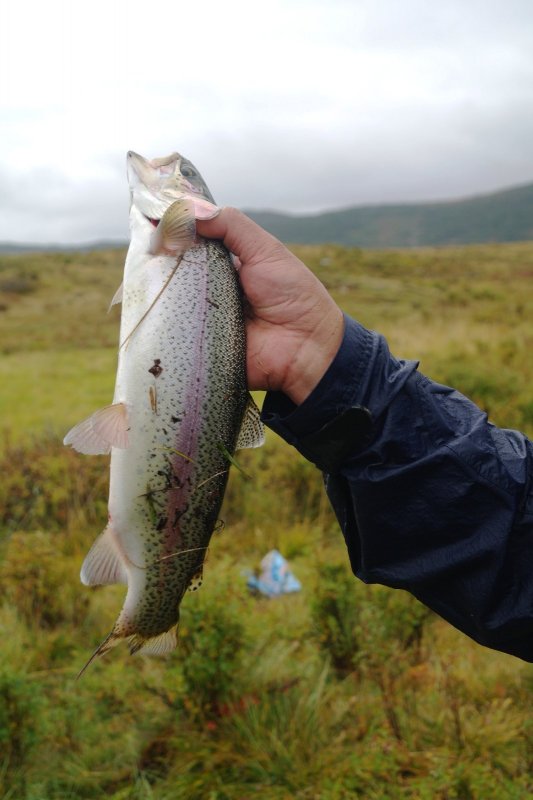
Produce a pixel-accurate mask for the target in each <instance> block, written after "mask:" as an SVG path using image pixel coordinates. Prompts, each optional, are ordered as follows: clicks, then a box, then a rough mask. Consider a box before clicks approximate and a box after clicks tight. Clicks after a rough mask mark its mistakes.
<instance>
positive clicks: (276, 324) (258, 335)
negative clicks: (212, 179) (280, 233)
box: [196, 208, 344, 404]
mask: <svg viewBox="0 0 533 800" xmlns="http://www.w3.org/2000/svg"><path fill="white" fill-rule="evenodd" d="M196 225H197V231H198V233H199V234H200V235H201V236H206V237H209V238H212V239H222V241H223V242H224V244H225V245H226V247H227V248H228V250H230V251H231V252H232V253H234V255H235V256H237V259H238V261H237V268H238V271H239V278H240V281H241V285H242V288H243V291H244V294H245V296H246V300H247V304H248V307H247V311H246V336H247V346H246V351H247V352H246V360H247V375H248V386H249V388H250V389H270V390H274V391H281V392H283V393H284V394H286V395H287V396H288V397H290V398H291V400H292V401H293V402H294V403H296V404H300V403H302V402H303V401H304V400H305V398H306V397H307V396H308V395H309V394H310V393H311V391H312V390H313V389H314V388H315V386H316V385H317V383H318V382H319V380H320V379H321V378H322V376H323V375H324V373H325V372H326V370H327V368H328V367H329V365H330V364H331V362H332V361H333V358H334V357H335V354H336V353H337V350H338V349H339V346H340V343H341V340H342V336H343V331H344V319H343V315H342V312H341V310H340V309H339V307H338V306H337V305H336V303H335V302H334V301H333V299H332V298H331V297H330V295H329V294H328V292H327V291H326V289H325V287H324V286H323V285H322V284H321V283H320V281H319V280H318V278H316V277H315V276H314V275H313V273H312V272H311V271H310V270H309V269H308V268H307V267H306V266H305V264H303V263H302V262H301V261H300V260H299V259H298V258H296V256H294V255H293V254H292V253H291V252H290V251H289V250H287V248H286V247H285V246H284V245H283V244H281V242H279V241H278V240H277V239H275V238H274V237H273V236H271V235H270V234H269V233H267V232H266V231H264V230H263V229H262V228H261V227H259V225H256V223H255V222H253V221H252V220H251V219H250V218H249V217H247V216H245V215H244V214H242V213H241V212H240V211H237V210H236V209H234V208H223V209H222V210H221V211H220V213H219V214H218V215H217V216H216V217H215V218H214V219H210V220H197V223H196Z"/></svg>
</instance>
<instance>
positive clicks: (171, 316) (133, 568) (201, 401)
mask: <svg viewBox="0 0 533 800" xmlns="http://www.w3.org/2000/svg"><path fill="white" fill-rule="evenodd" d="M128 166H129V177H130V189H131V192H132V203H131V208H130V228H131V234H132V235H131V242H130V247H129V250H128V255H127V258H126V265H125V270H124V287H123V291H122V303H123V308H122V315H121V325H120V339H119V341H120V346H119V360H118V370H117V378H116V384H115V394H114V399H113V404H112V405H111V406H109V407H108V408H107V409H102V410H100V411H99V412H96V413H95V414H93V415H92V417H90V418H89V419H88V420H84V421H83V422H82V423H80V424H79V425H78V426H76V427H75V428H73V429H72V431H70V432H69V434H67V436H66V437H65V443H66V444H71V445H72V446H73V447H75V448H76V449H78V450H80V451H81V452H87V453H94V452H109V451H110V452H111V468H110V491H109V522H108V526H107V528H106V529H105V531H104V532H103V533H102V534H101V535H100V537H99V538H98V539H97V540H96V542H95V544H94V545H93V548H92V549H91V550H90V551H89V554H88V555H87V558H86V559H85V562H84V565H83V567H82V580H83V582H84V583H87V584H89V585H94V584H98V583H100V584H105V583H114V582H123V583H126V584H127V586H128V591H127V595H126V599H125V603H124V606H123V609H122V611H121V613H120V615H119V617H118V619H117V622H116V623H115V626H114V628H113V630H112V631H111V633H110V634H109V636H108V637H107V639H105V640H104V642H103V643H102V645H100V647H99V648H98V650H97V651H96V653H95V655H101V654H102V653H104V652H106V651H107V650H108V649H109V648H110V647H112V646H113V645H114V644H116V643H117V641H119V640H120V639H122V638H127V639H128V640H129V643H130V650H131V651H132V652H136V651H138V650H144V651H146V652H156V653H161V652H166V651H168V650H169V649H171V648H172V647H174V646H175V644H176V626H177V623H178V619H179V604H180V601H181V599H182V597H183V595H184V593H185V591H186V590H187V588H188V587H191V588H197V586H198V584H199V582H200V580H201V570H202V567H203V563H204V560H205V557H206V553H207V549H208V546H209V541H210V538H211V535H212V532H213V529H214V527H215V525H216V523H217V519H218V516H219V512H220V506H221V503H222V500H223V497H224V490H225V487H226V483H227V480H228V474H229V469H230V462H231V460H232V456H233V454H234V452H235V450H236V448H237V447H240V446H253V447H255V446H258V445H259V444H261V443H262V441H263V431H262V426H261V423H260V421H259V412H258V410H257V408H256V407H255V405H254V404H253V401H252V400H251V398H250V396H249V394H248V391H247V387H246V370H245V349H246V341H245V332H244V314H243V306H242V296H241V291H240V287H239V283H238V280H237V275H236V272H235V269H234V266H233V263H232V260H231V257H230V255H229V253H228V251H227V250H226V248H225V247H224V246H223V245H222V244H221V243H220V242H214V241H211V240H206V239H202V238H200V237H196V236H195V235H194V218H195V217H196V218H207V217H208V216H213V215H214V214H215V213H217V209H216V207H215V206H214V205H213V204H212V197H211V195H210V193H209V190H208V189H207V187H206V186H205V183H204V182H203V179H202V178H201V176H200V175H199V174H198V173H197V172H196V170H195V168H194V167H193V166H192V164H191V163H190V162H189V161H188V160H187V159H183V158H182V157H181V156H179V155H177V154H173V155H172V156H169V157H168V159H157V160H154V161H152V162H148V161H146V160H145V159H143V158H142V157H141V156H137V155H136V154H131V153H130V154H129V155H128ZM182 172H186V175H187V177H186V178H184V176H183V174H182ZM154 220H155V221H158V220H159V225H158V226H157V228H155V227H154ZM117 294H118V295H120V293H117ZM93 657H94V656H93Z"/></svg>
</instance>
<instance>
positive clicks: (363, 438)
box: [262, 315, 418, 473]
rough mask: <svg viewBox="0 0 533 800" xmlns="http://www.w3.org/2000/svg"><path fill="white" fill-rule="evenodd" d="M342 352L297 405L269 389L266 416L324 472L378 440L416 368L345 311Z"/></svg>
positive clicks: (276, 430)
mask: <svg viewBox="0 0 533 800" xmlns="http://www.w3.org/2000/svg"><path fill="white" fill-rule="evenodd" d="M344 319H345V328H344V336H343V340H342V343H341V346H340V348H339V350H338V352H337V355H336V356H335V358H334V359H333V361H332V363H331V364H330V366H329V368H328V370H327V371H326V373H325V375H324V376H323V377H322V379H321V380H320V381H319V383H318V385H317V386H316V387H315V388H314V389H313V391H312V392H311V394H310V395H309V396H308V397H307V398H306V399H305V400H304V402H303V403H301V404H300V405H299V406H297V405H296V404H295V403H293V402H292V401H291V400H290V399H289V398H288V397H286V396H285V395H284V394H282V393H281V392H268V393H267V395H266V398H265V402H264V404H263V411H262V419H263V422H264V423H265V424H266V425H268V427H269V428H271V429H272V430H273V431H275V432H276V433H277V434H279V436H281V437H282V438H283V439H285V440H286V441H287V442H289V444H292V445H294V447H296V448H297V449H298V450H299V451H300V452H301V453H302V455H303V456H305V458H307V459H309V461H312V462H313V463H314V464H316V465H317V467H319V469H321V470H323V471H324V472H328V473H334V472H338V471H339V470H340V469H341V468H342V466H343V464H344V462H345V461H346V460H347V459H348V458H349V457H350V456H353V455H356V454H357V452H358V451H359V450H360V449H362V448H363V447H364V446H365V445H367V444H368V443H369V442H370V441H372V439H373V438H374V436H375V434H376V431H377V428H378V427H379V425H380V424H381V423H382V422H383V420H384V418H385V415H386V411H387V408H388V406H389V405H390V404H391V402H392V401H393V400H394V398H395V397H396V395H397V394H398V392H400V391H401V389H402V388H403V386H404V384H405V382H406V381H407V380H408V379H409V377H410V376H411V375H412V373H413V372H414V371H415V370H416V369H417V367H418V363H417V362H415V361H399V360H397V359H396V358H394V356H392V355H391V354H390V352H389V348H388V345H387V342H386V341H385V339H384V338H383V336H381V335H380V334H379V333H376V332H375V331H369V330H367V329H366V328H364V327H363V326H362V325H360V324H359V323H358V322H356V321H355V320H353V319H351V318H350V317H348V316H346V315H345V318H344Z"/></svg>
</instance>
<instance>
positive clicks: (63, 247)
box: [0, 239, 128, 255]
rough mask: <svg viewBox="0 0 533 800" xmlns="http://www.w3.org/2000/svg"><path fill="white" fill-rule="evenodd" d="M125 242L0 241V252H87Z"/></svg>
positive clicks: (121, 244)
mask: <svg viewBox="0 0 533 800" xmlns="http://www.w3.org/2000/svg"><path fill="white" fill-rule="evenodd" d="M127 246H128V243H127V242H120V241H116V240H115V239H113V240H110V241H107V240H101V241H98V242H83V243H82V244H55V243H52V244H27V243H26V244H25V243H24V242H0V253H5V254H6V255H16V254H17V253H61V252H64V251H73V252H76V253H87V252H89V251H91V250H118V249H120V248H121V247H127Z"/></svg>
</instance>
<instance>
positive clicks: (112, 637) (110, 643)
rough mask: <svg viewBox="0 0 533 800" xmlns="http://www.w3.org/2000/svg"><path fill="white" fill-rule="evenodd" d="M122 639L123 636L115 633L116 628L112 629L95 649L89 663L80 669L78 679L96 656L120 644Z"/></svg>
mask: <svg viewBox="0 0 533 800" xmlns="http://www.w3.org/2000/svg"><path fill="white" fill-rule="evenodd" d="M120 639H122V636H119V635H118V634H116V633H115V631H114V630H112V631H111V633H110V634H109V635H108V636H106V638H105V639H104V641H103V642H102V644H100V645H99V646H98V647H97V648H96V650H95V651H94V653H93V654H92V656H91V657H90V659H89V660H88V661H87V663H86V664H85V665H84V666H83V667H82V668H81V669H80V671H79V672H78V674H77V675H76V680H77V681H78V680H79V679H80V678H81V676H82V675H83V673H84V672H85V670H86V669H87V667H88V666H89V665H90V664H92V663H93V661H94V659H95V658H98V656H103V655H104V653H107V652H108V650H111V649H112V648H113V647H115V645H117V644H118V642H119V641H120Z"/></svg>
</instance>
